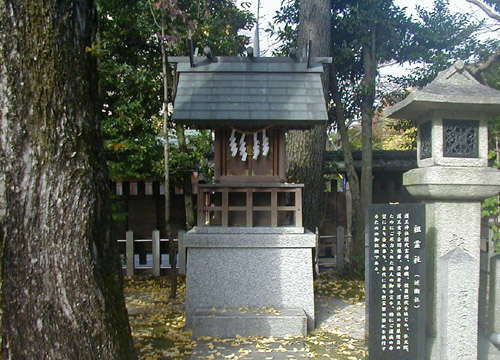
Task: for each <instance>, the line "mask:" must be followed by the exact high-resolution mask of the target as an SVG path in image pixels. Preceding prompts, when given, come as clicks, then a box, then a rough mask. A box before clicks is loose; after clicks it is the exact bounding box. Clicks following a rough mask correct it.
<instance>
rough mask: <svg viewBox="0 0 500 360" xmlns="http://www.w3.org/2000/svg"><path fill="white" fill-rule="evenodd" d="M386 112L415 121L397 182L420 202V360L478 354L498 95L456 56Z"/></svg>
mask: <svg viewBox="0 0 500 360" xmlns="http://www.w3.org/2000/svg"><path fill="white" fill-rule="evenodd" d="M385 114H386V115H387V116H389V117H391V118H396V119H411V120H415V121H416V123H417V126H418V145H417V146H418V150H417V156H418V166H419V167H418V168H417V169H414V170H411V171H409V172H407V173H405V174H404V176H403V184H404V185H405V186H406V188H407V189H408V191H409V192H410V194H412V195H413V196H415V197H416V198H419V199H421V200H422V201H423V203H425V204H426V227H427V234H426V235H427V244H428V250H427V252H428V253H427V264H428V265H427V279H428V283H427V288H426V299H427V304H428V305H427V309H426V310H427V311H426V312H427V317H426V336H427V341H426V347H427V349H426V350H427V356H426V359H433V360H436V359H463V360H466V359H467V360H469V359H477V356H478V296H479V270H480V269H479V266H480V228H481V201H482V200H483V199H485V198H488V197H491V196H494V195H496V194H497V193H498V192H499V191H500V171H499V170H497V169H493V168H489V167H488V129H487V120H488V119H490V118H491V117H493V116H496V115H498V114H500V92H499V91H497V90H494V89H491V88H489V87H486V86H484V85H482V84H480V83H479V82H478V81H476V80H475V79H474V78H473V77H472V76H471V75H470V73H469V72H468V71H467V69H465V66H464V64H463V62H461V61H459V62H457V63H456V64H455V65H453V66H452V67H451V68H449V69H447V70H445V71H442V72H441V73H439V75H438V76H437V78H436V79H435V80H434V81H432V82H431V83H430V84H429V85H427V86H426V87H424V88H423V89H420V90H416V91H414V92H412V93H411V94H410V95H409V96H408V97H407V98H406V99H404V100H403V101H401V102H400V103H398V104H396V105H394V106H393V107H391V108H389V109H387V110H386V112H385Z"/></svg>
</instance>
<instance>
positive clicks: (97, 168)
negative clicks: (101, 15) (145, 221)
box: [0, 0, 134, 359]
mask: <svg viewBox="0 0 500 360" xmlns="http://www.w3.org/2000/svg"><path fill="white" fill-rule="evenodd" d="M96 20H97V18H96V12H95V8H94V4H93V2H92V1H91V0H89V1H63V2H61V1H45V2H43V3H40V2H36V3H35V2H32V1H21V0H16V1H11V0H2V1H0V37H1V41H0V62H1V64H2V66H1V70H0V77H1V79H2V81H1V85H0V106H1V108H2V121H1V123H0V139H1V152H0V154H1V155H0V170H1V172H2V173H3V174H4V175H5V182H6V184H7V186H6V188H5V194H4V195H5V199H6V209H5V211H6V214H5V218H4V219H3V223H2V225H3V249H2V273H3V275H4V277H3V283H2V307H3V310H4V313H3V318H2V337H3V342H2V354H3V356H4V357H5V358H6V359H39V358H44V359H132V358H134V349H133V345H132V339H131V336H130V328H129V325H128V318H127V312H126V310H125V303H124V299H123V288H122V278H121V265H120V261H119V257H118V253H117V251H116V249H115V244H116V242H115V241H114V239H113V238H112V237H111V234H110V215H109V207H108V199H109V194H108V191H107V189H108V183H107V181H108V180H107V172H106V167H105V162H104V158H103V156H102V152H103V151H102V140H101V136H100V129H99V121H98V112H99V106H98V100H97V84H98V81H97V68H96V61H95V58H94V57H93V55H92V51H91V50H92V45H93V44H94V41H95V30H96Z"/></svg>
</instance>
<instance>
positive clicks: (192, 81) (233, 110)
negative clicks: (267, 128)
mask: <svg viewBox="0 0 500 360" xmlns="http://www.w3.org/2000/svg"><path fill="white" fill-rule="evenodd" d="M195 59H196V60H195V62H194V67H191V66H190V63H189V58H184V57H171V58H169V61H170V62H172V63H178V65H177V73H178V74H179V83H178V86H177V93H176V97H175V106H174V113H173V120H174V121H175V122H176V123H178V124H184V125H194V126H197V127H200V128H214V127H216V126H221V125H228V126H254V125H255V126H261V125H283V126H287V127H290V128H308V127H311V126H313V125H320V124H325V123H326V122H327V120H328V114H327V110H326V103H325V99H324V95H323V87H322V83H321V74H322V73H323V62H330V61H331V58H312V59H311V63H310V66H309V67H308V66H307V61H306V60H305V59H298V58H297V59H295V58H286V57H282V58H248V57H247V58H244V57H214V58H212V59H207V58H204V57H203V58H195Z"/></svg>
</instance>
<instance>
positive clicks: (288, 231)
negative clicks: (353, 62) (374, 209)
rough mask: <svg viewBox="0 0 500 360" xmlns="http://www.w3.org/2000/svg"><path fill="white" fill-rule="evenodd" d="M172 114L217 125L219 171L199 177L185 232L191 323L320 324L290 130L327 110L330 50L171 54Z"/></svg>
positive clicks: (250, 328) (201, 330)
mask: <svg viewBox="0 0 500 360" xmlns="http://www.w3.org/2000/svg"><path fill="white" fill-rule="evenodd" d="M169 61H170V62H172V63H177V74H178V75H179V84H178V90H177V94H176V98H175V109H174V113H173V119H174V121H176V122H177V123H178V124H184V125H191V126H195V127H197V128H210V129H214V130H215V156H214V158H215V176H214V177H215V180H214V183H213V184H199V185H198V195H197V196H198V200H197V227H196V228H195V229H193V230H191V231H189V232H187V233H186V234H185V235H184V246H185V247H186V249H187V261H186V327H187V328H188V329H189V328H192V329H193V333H194V336H195V337H199V336H217V337H234V336H236V335H242V336H249V335H255V334H257V335H263V336H285V335H288V334H291V335H304V334H305V333H306V331H307V329H313V328H314V294H313V274H312V271H313V267H312V248H313V247H314V246H315V235H314V234H313V233H311V232H309V231H307V230H305V229H304V227H303V226H302V188H303V185H302V184H287V183H286V182H285V166H284V164H285V162H284V161H285V130H286V129H290V128H292V129H305V128H309V127H311V126H313V125H318V124H324V123H325V122H326V121H327V119H328V116H327V112H326V104H325V100H324V96H323V88H322V83H321V78H320V76H321V74H322V72H323V64H322V63H324V62H331V58H311V59H301V58H251V57H248V58H242V57H210V58H208V57H207V58H205V57H200V58H194V59H193V58H191V59H189V60H188V59H187V58H179V57H175V58H169Z"/></svg>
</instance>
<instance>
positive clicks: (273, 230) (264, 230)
mask: <svg viewBox="0 0 500 360" xmlns="http://www.w3.org/2000/svg"><path fill="white" fill-rule="evenodd" d="M252 186H254V185H252ZM254 187H255V186H254ZM191 231H192V232H193V233H194V234H238V235H244V234H304V233H305V232H306V230H305V229H304V228H303V227H298V226H293V227H292V226H280V227H265V226H262V227H260V226H259V227H246V226H241V227H236V226H232V227H226V228H224V227H220V226H200V227H195V228H193V230H191Z"/></svg>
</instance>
